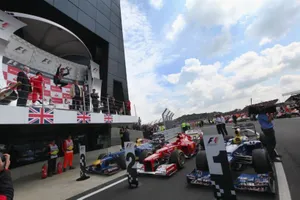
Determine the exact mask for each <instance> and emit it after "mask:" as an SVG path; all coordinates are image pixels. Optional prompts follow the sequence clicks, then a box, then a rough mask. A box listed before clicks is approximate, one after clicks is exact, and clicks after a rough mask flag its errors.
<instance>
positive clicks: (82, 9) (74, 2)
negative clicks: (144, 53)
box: [45, 0, 128, 100]
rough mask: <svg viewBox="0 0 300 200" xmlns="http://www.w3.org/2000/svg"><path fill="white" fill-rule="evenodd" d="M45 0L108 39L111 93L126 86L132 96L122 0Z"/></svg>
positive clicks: (108, 86) (109, 86)
mask: <svg viewBox="0 0 300 200" xmlns="http://www.w3.org/2000/svg"><path fill="white" fill-rule="evenodd" d="M45 1H46V2H48V3H49V4H50V5H52V6H53V7H55V8H56V9H58V10H60V11H61V12H63V13H64V14H66V15H67V16H69V17H70V18H72V19H73V20H75V21H77V22H78V23H80V24H82V25H83V26H84V27H86V28H87V29H89V30H90V31H92V32H94V33H95V34H97V35H98V36H99V37H101V38H103V39H104V40H106V41H108V43H109V47H108V49H109V52H108V72H107V94H109V95H112V96H113V95H114V87H115V88H116V89H118V88H119V87H122V89H123V93H124V99H125V100H128V87H127V76H126V64H125V54H124V41H123V31H122V20H121V7H120V0H45ZM100 68H101V65H100ZM103 81H105V80H104V79H103ZM114 85H115V86H114ZM116 89H115V90H116ZM114 96H116V92H115V95H114ZM119 98H122V97H119Z"/></svg>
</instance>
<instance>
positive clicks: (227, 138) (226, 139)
mask: <svg viewBox="0 0 300 200" xmlns="http://www.w3.org/2000/svg"><path fill="white" fill-rule="evenodd" d="M232 138H233V136H232V135H225V136H224V141H225V142H228V140H230V139H232Z"/></svg>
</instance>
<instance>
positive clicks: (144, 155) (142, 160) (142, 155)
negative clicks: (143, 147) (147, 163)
mask: <svg viewBox="0 0 300 200" xmlns="http://www.w3.org/2000/svg"><path fill="white" fill-rule="evenodd" d="M151 154H152V153H151V152H150V151H142V152H141V154H140V156H139V163H140V164H143V163H144V160H145V158H147V157H148V156H150V155H151Z"/></svg>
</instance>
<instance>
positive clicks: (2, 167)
mask: <svg viewBox="0 0 300 200" xmlns="http://www.w3.org/2000/svg"><path fill="white" fill-rule="evenodd" d="M9 166H10V155H9V154H2V153H0V200H13V198H14V187H13V182H12V178H11V173H10V171H9Z"/></svg>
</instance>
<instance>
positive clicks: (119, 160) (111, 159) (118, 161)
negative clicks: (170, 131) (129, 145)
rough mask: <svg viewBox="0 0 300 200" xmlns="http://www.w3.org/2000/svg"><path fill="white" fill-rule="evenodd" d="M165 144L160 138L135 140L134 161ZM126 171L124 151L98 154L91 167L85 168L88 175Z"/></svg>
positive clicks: (142, 158)
mask: <svg viewBox="0 0 300 200" xmlns="http://www.w3.org/2000/svg"><path fill="white" fill-rule="evenodd" d="M165 144H166V142H165V141H164V140H161V139H160V138H155V139H153V140H145V139H137V140H136V146H135V155H136V159H137V160H139V161H143V160H144V159H145V158H146V157H148V155H150V154H152V153H153V152H155V151H156V150H157V149H159V148H161V147H162V146H163V145H165ZM124 169H126V161H125V151H124V150H123V149H121V151H119V152H115V153H108V154H100V155H99V156H98V158H97V160H96V161H94V162H93V163H92V165H90V166H88V167H87V168H86V170H87V172H88V173H93V174H102V175H112V174H115V173H117V172H119V171H120V170H124Z"/></svg>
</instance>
